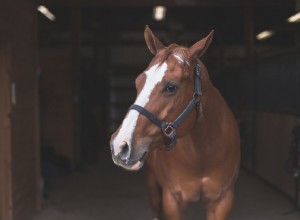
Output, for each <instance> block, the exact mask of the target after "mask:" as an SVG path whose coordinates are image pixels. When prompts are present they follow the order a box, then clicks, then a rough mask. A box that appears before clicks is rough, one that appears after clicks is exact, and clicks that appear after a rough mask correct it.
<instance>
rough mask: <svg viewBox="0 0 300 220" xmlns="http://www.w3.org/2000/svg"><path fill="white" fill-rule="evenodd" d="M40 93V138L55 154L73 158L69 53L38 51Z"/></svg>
mask: <svg viewBox="0 0 300 220" xmlns="http://www.w3.org/2000/svg"><path fill="white" fill-rule="evenodd" d="M40 65H41V75H42V78H41V79H42V80H41V90H42V91H43V94H44V97H43V102H44V104H43V108H44V110H43V112H44V113H43V119H42V120H43V136H44V141H45V143H46V144H47V145H49V146H50V147H53V148H54V149H55V151H56V153H57V154H59V155H61V156H64V157H66V158H68V159H69V160H70V161H71V162H73V164H74V163H75V159H76V148H75V146H76V145H75V142H74V141H75V130H74V128H75V124H74V123H75V122H74V109H75V108H74V97H73V84H74V80H73V77H74V76H73V74H72V66H71V50H70V49H69V48H66V49H55V48H54V49H41V50H40Z"/></svg>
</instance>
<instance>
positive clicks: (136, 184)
mask: <svg viewBox="0 0 300 220" xmlns="http://www.w3.org/2000/svg"><path fill="white" fill-rule="evenodd" d="M292 208H293V204H292V203H291V202H290V201H289V200H288V199H287V198H286V197H284V196H283V195H282V194H280V193H278V192H277V191H275V190H274V189H272V188H270V187H269V186H267V185H266V184H264V183H263V182H261V181H260V180H258V179H257V178H255V177H254V176H251V175H248V174H247V173H245V172H241V174H240V178H239V181H238V184H237V191H236V200H235V205H234V209H233V210H232V213H231V216H230V219H231V220H299V219H300V213H299V212H292V213H290V214H285V213H286V212H288V211H290V210H291V209H292ZM200 216H201V217H200ZM117 219H123V220H126V219H128V220H129V219H130V220H141V219H142V220H144V219H145V220H147V219H149V220H150V219H151V212H150V208H149V204H148V197H147V190H146V188H145V186H144V178H143V174H142V172H138V173H130V172H126V171H124V170H122V169H121V168H117V167H116V166H115V165H114V164H113V163H112V162H111V161H105V162H102V164H100V165H99V166H97V167H89V168H86V169H85V170H84V171H82V172H78V173H75V174H72V175H70V176H67V177H63V178H59V179H54V180H51V183H50V190H49V198H48V199H47V200H45V201H44V204H43V208H42V210H41V211H40V212H39V213H38V214H37V215H36V216H35V217H34V218H33V219H32V220H117ZM187 219H204V213H203V210H202V209H201V206H200V204H198V203H196V204H192V205H191V207H190V208H189V209H188V213H187Z"/></svg>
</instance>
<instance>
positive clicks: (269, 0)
mask: <svg viewBox="0 0 300 220" xmlns="http://www.w3.org/2000/svg"><path fill="white" fill-rule="evenodd" d="M34 1H35V2H36V3H37V4H44V5H48V6H78V7H86V6H112V7H151V6H155V5H162V1H161V0H143V1H141V0H123V1H120V0H34ZM249 3H250V4H251V3H252V4H253V5H254V6H258V7H260V6H277V5H278V6H295V4H296V3H295V0H263V1H262V0H165V1H163V5H165V6H170V7H173V6H174V7H175V6H197V7H233V6H243V5H245V4H249Z"/></svg>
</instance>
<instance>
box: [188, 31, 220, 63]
mask: <svg viewBox="0 0 300 220" xmlns="http://www.w3.org/2000/svg"><path fill="white" fill-rule="evenodd" d="M213 35H214V30H212V31H211V32H210V33H209V34H208V35H207V36H206V37H205V38H203V39H202V40H200V41H198V42H197V43H195V44H194V45H193V46H191V47H190V48H189V49H188V51H189V56H190V58H192V59H195V58H198V57H201V56H203V55H204V54H205V52H206V50H207V48H208V47H209V45H210V43H211V41H212V39H213Z"/></svg>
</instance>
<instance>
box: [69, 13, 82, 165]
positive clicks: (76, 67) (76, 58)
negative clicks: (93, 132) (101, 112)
mask: <svg viewBox="0 0 300 220" xmlns="http://www.w3.org/2000/svg"><path fill="white" fill-rule="evenodd" d="M71 33H72V35H71V59H72V62H71V63H72V71H71V74H73V75H72V76H71V77H72V78H73V80H74V81H73V82H74V83H73V135H74V136H73V137H74V138H73V144H74V158H75V161H74V162H75V163H80V162H81V158H80V126H79V125H80V88H81V84H80V81H81V69H80V66H81V65H80V43H81V40H80V39H81V38H80V35H81V9H80V8H78V7H76V8H73V9H72V13H71ZM74 165H75V164H74Z"/></svg>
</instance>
